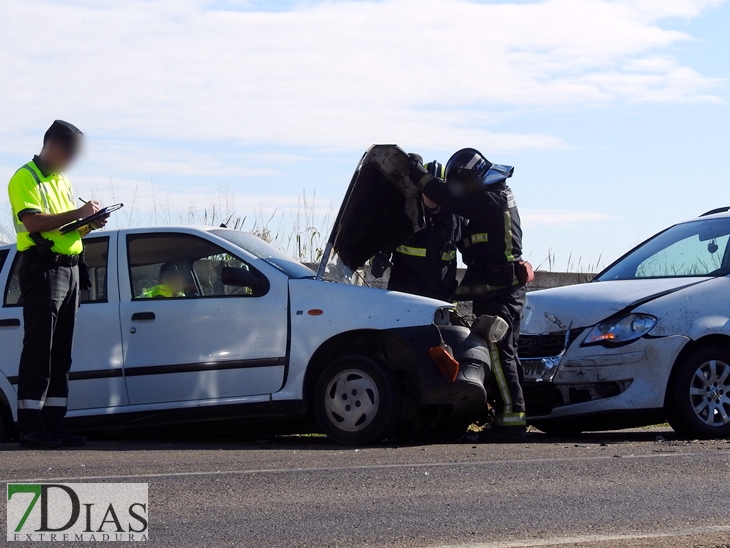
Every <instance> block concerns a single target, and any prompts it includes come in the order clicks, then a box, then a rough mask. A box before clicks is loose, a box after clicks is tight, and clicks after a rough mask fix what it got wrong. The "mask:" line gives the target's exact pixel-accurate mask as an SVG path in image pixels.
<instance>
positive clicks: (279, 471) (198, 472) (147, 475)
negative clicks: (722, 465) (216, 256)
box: [0, 451, 730, 483]
mask: <svg viewBox="0 0 730 548" xmlns="http://www.w3.org/2000/svg"><path fill="white" fill-rule="evenodd" d="M689 457H725V458H730V451H716V452H697V453H651V454H646V455H605V456H595V457H587V456H586V457H552V458H543V459H514V460H486V461H472V462H469V461H460V462H419V463H395V464H364V465H350V466H321V467H311V468H260V469H250V470H194V471H190V472H162V473H143V474H110V475H106V476H55V477H35V478H26V479H3V478H0V481H2V482H5V483H33V482H43V481H71V480H73V481H80V480H87V481H89V480H110V479H122V480H124V479H140V478H180V477H190V476H225V475H254V474H301V473H308V472H342V471H354V470H388V469H392V470H398V469H404V468H421V469H422V468H450V467H467V466H472V467H473V466H488V467H494V466H500V465H525V464H547V463H554V462H575V461H606V460H613V461H620V460H627V459H637V460H639V459H675V458H689Z"/></svg>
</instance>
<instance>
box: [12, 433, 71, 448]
mask: <svg viewBox="0 0 730 548" xmlns="http://www.w3.org/2000/svg"><path fill="white" fill-rule="evenodd" d="M62 443H63V442H62V441H61V440H60V439H59V438H57V437H56V436H53V435H51V434H49V433H48V432H31V433H29V434H23V435H22V436H21V438H20V446H21V447H23V448H25V449H55V448H56V447H60V446H61V444H62Z"/></svg>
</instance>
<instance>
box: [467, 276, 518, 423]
mask: <svg viewBox="0 0 730 548" xmlns="http://www.w3.org/2000/svg"><path fill="white" fill-rule="evenodd" d="M524 306H525V288H524V286H520V287H517V288H515V289H514V290H510V291H509V292H499V293H495V294H494V295H489V296H485V297H484V298H481V299H477V300H475V301H474V314H475V315H477V316H481V315H485V314H486V315H490V316H499V317H500V318H502V319H504V320H505V321H506V322H507V324H508V325H509V329H508V330H507V334H506V335H505V336H504V338H503V339H502V340H501V341H499V342H498V343H494V344H492V343H490V345H489V354H490V358H491V361H492V376H491V380H490V386H489V387H488V388H489V390H488V391H489V392H490V398H491V399H492V400H493V404H494V406H495V410H496V412H497V416H496V423H495V424H496V426H525V425H526V424H527V422H526V415H525V397H524V394H523V392H522V381H523V372H522V366H521V365H520V359H519V356H518V355H517V339H518V338H519V336H520V321H521V320H522V309H523V308H524Z"/></svg>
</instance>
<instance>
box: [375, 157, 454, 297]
mask: <svg viewBox="0 0 730 548" xmlns="http://www.w3.org/2000/svg"><path fill="white" fill-rule="evenodd" d="M425 167H426V169H427V170H428V171H429V173H430V174H431V175H433V176H434V177H439V178H441V179H443V177H444V176H445V168H444V166H443V164H440V163H438V162H431V163H429V164H427V165H426V166H425ZM422 204H423V212H424V222H425V226H424V227H423V228H422V229H420V230H418V231H416V232H415V233H413V234H412V235H411V237H410V238H408V240H406V241H405V242H403V244H402V245H399V246H398V247H396V248H395V250H392V251H390V252H388V251H386V252H381V253H379V254H377V255H376V256H375V257H373V259H372V261H371V273H372V275H373V276H374V277H376V278H380V277H382V276H383V274H384V273H385V271H386V270H387V269H388V268H390V278H389V280H388V289H389V290H391V291H401V292H404V293H412V294H415V295H422V296H424V297H431V298H433V299H439V300H442V301H447V300H449V299H450V298H451V296H452V295H453V294H454V291H455V290H456V287H457V285H458V282H457V281H456V266H457V263H456V250H457V243H458V242H459V240H460V239H461V232H462V229H463V226H462V225H463V223H464V220H463V219H462V218H461V217H459V216H458V215H454V214H453V213H450V212H447V211H445V210H443V209H442V208H441V207H440V206H439V205H438V204H437V203H436V202H434V201H432V200H430V199H429V198H428V197H427V196H425V195H422Z"/></svg>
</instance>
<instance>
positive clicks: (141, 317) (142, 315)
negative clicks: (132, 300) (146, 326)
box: [132, 312, 155, 322]
mask: <svg viewBox="0 0 730 548" xmlns="http://www.w3.org/2000/svg"><path fill="white" fill-rule="evenodd" d="M154 319H155V313H154V312H135V313H134V314H132V321H133V322H144V321H152V320H154Z"/></svg>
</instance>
